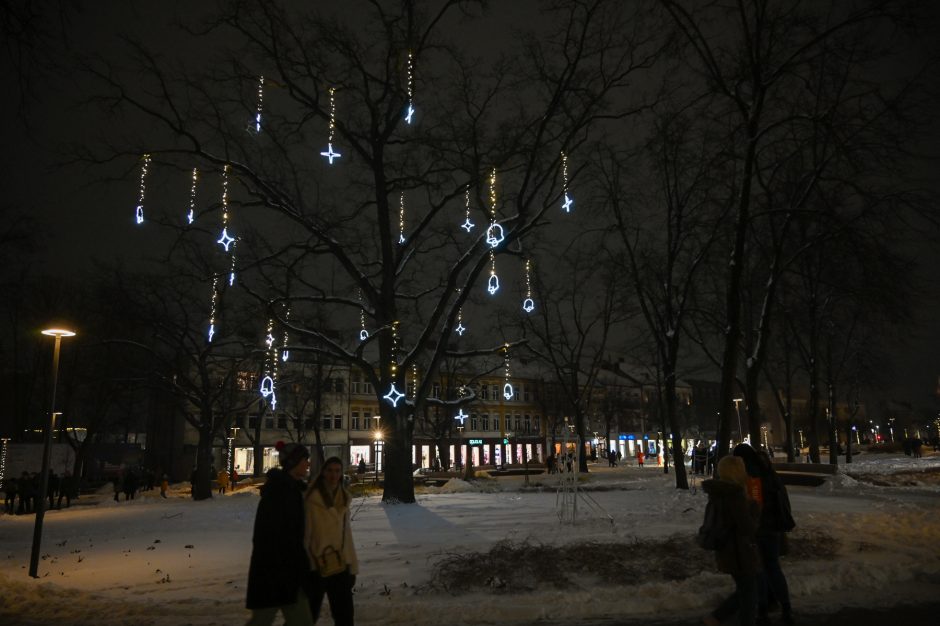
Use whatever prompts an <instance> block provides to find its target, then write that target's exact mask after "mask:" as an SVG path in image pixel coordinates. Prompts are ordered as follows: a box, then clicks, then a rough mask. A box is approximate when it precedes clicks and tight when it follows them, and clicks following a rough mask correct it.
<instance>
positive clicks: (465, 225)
mask: <svg viewBox="0 0 940 626" xmlns="http://www.w3.org/2000/svg"><path fill="white" fill-rule="evenodd" d="M464 203H465V204H466V207H467V219H465V220H464V222H463V224H461V225H460V227H461V228H463V229H464V230H465V231H467V232H468V233H469V232H470V231H471V230H473V227H474V226H476V224H474V223H473V222H471V221H470V186H469V185H467V188H466V189H465V190H464Z"/></svg>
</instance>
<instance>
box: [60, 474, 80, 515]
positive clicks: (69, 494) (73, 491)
mask: <svg viewBox="0 0 940 626" xmlns="http://www.w3.org/2000/svg"><path fill="white" fill-rule="evenodd" d="M77 497H78V477H77V476H72V472H71V471H69V470H65V474H63V476H62V478H60V479H59V502H58V505H57V506H58V508H60V509H61V508H62V498H65V508H69V507H70V506H72V499H73V498H77Z"/></svg>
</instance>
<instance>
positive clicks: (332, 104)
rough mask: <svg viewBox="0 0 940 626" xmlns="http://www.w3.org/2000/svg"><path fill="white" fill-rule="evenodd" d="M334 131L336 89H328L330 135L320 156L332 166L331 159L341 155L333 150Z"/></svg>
mask: <svg viewBox="0 0 940 626" xmlns="http://www.w3.org/2000/svg"><path fill="white" fill-rule="evenodd" d="M335 131H336V88H335V87H330V135H329V139H328V140H327V143H326V150H324V151H323V152H321V153H320V156H324V157H326V159H327V160H328V161H329V162H330V165H333V159H338V158H340V157H341V156H343V155H342V154H340V153H339V152H335V151H334V150H333V135H334V133H335Z"/></svg>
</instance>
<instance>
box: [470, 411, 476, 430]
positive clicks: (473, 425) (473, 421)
mask: <svg viewBox="0 0 940 626" xmlns="http://www.w3.org/2000/svg"><path fill="white" fill-rule="evenodd" d="M476 429H477V414H476V413H471V414H470V430H476Z"/></svg>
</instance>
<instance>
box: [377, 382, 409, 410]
mask: <svg viewBox="0 0 940 626" xmlns="http://www.w3.org/2000/svg"><path fill="white" fill-rule="evenodd" d="M404 397H405V394H403V393H402V392H400V391H398V390H397V389H395V383H394V382H393V383H392V384H391V386H390V387H389V390H388V393H387V394H385V395H384V396H382V398H383V399H385V400H388V403H389V404H391V405H392V406H393V407H397V406H398V402H399V401H400V400H401V399H402V398H404Z"/></svg>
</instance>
